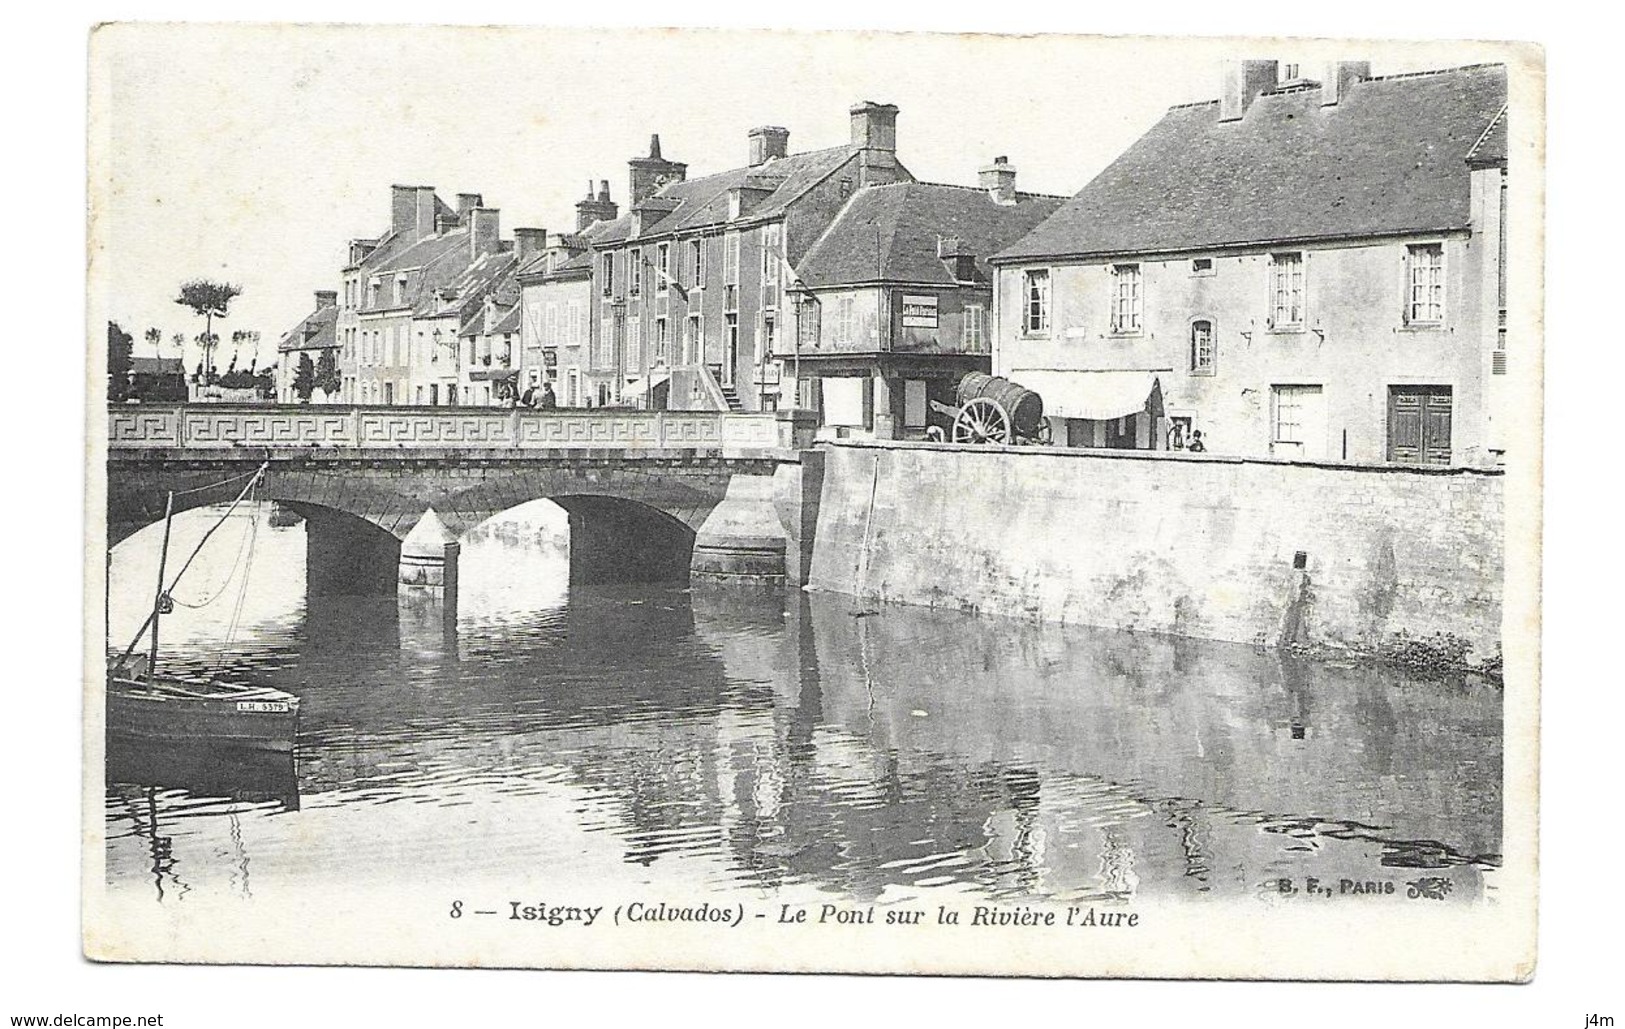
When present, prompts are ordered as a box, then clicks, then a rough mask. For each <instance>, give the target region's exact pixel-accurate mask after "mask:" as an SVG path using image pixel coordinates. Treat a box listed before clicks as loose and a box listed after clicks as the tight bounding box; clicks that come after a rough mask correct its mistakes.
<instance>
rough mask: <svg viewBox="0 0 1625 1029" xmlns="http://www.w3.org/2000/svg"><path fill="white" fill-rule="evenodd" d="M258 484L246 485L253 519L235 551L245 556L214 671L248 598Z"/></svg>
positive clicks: (256, 526)
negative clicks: (244, 540) (242, 545)
mask: <svg viewBox="0 0 1625 1029" xmlns="http://www.w3.org/2000/svg"><path fill="white" fill-rule="evenodd" d="M258 486H259V480H258V479H255V480H254V481H253V482H252V483H250V484H249V486H248V501H249V506H250V507H251V508H253V509H254V515H253V520H252V521H251V522H249V528H248V532H247V534H246V540H247V544H246V546H245V547H244V548H240V549H239V550H238V552H237V555H238V557H239V558H241V557H243V556H244V550H246V551H247V556H246V560H245V562H244V564H243V578H242V581H241V582H240V583H238V585H237V603H236V605H234V606H233V607H232V609H231V621H230V623H229V624H227V626H226V639H225V642H224V644H223V645H222V646H221V647H220V653H219V655H218V656H217V657H216V659H215V663H214V668H215V671H216V672H219V671H220V668H221V666H222V665H223V664H224V663H225V660H226V654H227V652H228V651H229V650H230V649H231V645H232V643H234V642H235V641H236V639H237V627H238V626H239V625H240V624H241V623H242V618H243V604H244V602H245V601H246V600H247V599H248V573H249V569H250V568H251V567H252V566H253V564H254V545H255V543H256V542H257V541H258V540H259V535H260V514H259V510H258V504H257V503H256V500H257V497H256V494H257V491H258ZM233 574H235V572H233ZM227 581H228V582H229V581H230V580H229V579H228V580H227ZM221 589H222V591H223V590H224V589H225V587H224V586H222V587H221Z"/></svg>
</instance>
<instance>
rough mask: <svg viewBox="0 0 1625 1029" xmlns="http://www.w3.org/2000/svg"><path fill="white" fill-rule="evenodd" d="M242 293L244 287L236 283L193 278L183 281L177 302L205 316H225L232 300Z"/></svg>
mask: <svg viewBox="0 0 1625 1029" xmlns="http://www.w3.org/2000/svg"><path fill="white" fill-rule="evenodd" d="M242 295H243V287H241V286H239V285H237V284H235V283H231V282H215V281H213V280H211V279H192V280H190V281H188V282H183V283H181V295H180V296H178V297H176V298H175V303H177V304H180V305H181V306H182V307H190V308H191V309H192V311H193V313H195V314H198V315H201V316H203V317H205V318H224V317H225V316H226V311H227V309H228V308H230V307H231V302H232V301H233V300H235V299H236V298H237V297H240V296H242Z"/></svg>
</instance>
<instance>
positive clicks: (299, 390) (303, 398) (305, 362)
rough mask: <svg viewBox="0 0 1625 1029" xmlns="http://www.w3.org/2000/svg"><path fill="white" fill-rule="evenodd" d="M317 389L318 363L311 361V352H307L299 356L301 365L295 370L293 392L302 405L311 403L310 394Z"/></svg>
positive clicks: (295, 367) (296, 366)
mask: <svg viewBox="0 0 1625 1029" xmlns="http://www.w3.org/2000/svg"><path fill="white" fill-rule="evenodd" d="M315 388H316V362H314V361H312V360H311V359H310V352H309V351H305V352H302V353H301V354H300V355H299V363H298V364H297V365H295V366H294V370H293V392H294V395H295V396H297V397H298V398H299V400H300V402H301V403H308V402H309V401H310V394H311V391H313V390H314V389H315Z"/></svg>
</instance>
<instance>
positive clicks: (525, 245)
mask: <svg viewBox="0 0 1625 1029" xmlns="http://www.w3.org/2000/svg"><path fill="white" fill-rule="evenodd" d="M546 249H547V230H546V229H530V228H521V229H514V230H513V252H514V258H515V260H516V261H517V263H518V264H524V263H525V262H526V261H529V260H530V259H531V258H533V257H535V256H536V255H537V254H539V253H541V252H542V251H543V250H546Z"/></svg>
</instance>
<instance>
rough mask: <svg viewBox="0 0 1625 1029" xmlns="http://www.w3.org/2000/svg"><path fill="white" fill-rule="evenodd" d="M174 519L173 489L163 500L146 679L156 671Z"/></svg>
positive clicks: (150, 678)
mask: <svg viewBox="0 0 1625 1029" xmlns="http://www.w3.org/2000/svg"><path fill="white" fill-rule="evenodd" d="M174 520H175V491H174V490H170V491H169V496H168V498H167V499H165V501H164V546H163V549H162V550H160V551H159V552H158V588H157V592H156V593H154V594H153V598H152V654H151V657H149V658H148V660H147V681H148V682H151V681H152V677H153V675H154V674H156V673H157V671H158V621H159V618H158V616H159V615H161V614H163V613H164V566H165V564H167V563H168V561H169V527H170V524H171V523H172V522H173V521H174Z"/></svg>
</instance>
